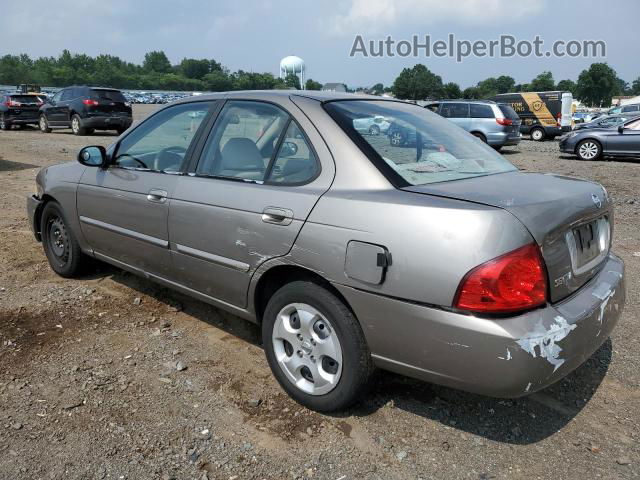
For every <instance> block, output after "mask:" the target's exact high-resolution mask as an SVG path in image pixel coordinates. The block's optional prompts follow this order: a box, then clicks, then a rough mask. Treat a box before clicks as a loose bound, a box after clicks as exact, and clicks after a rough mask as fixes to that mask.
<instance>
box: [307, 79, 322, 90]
mask: <svg viewBox="0 0 640 480" xmlns="http://www.w3.org/2000/svg"><path fill="white" fill-rule="evenodd" d="M304 88H305V89H306V90H322V84H321V83H320V82H316V81H315V80H312V79H311V78H310V79H308V80H307V81H306V82H305V84H304Z"/></svg>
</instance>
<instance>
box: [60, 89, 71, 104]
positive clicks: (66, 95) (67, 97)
mask: <svg viewBox="0 0 640 480" xmlns="http://www.w3.org/2000/svg"><path fill="white" fill-rule="evenodd" d="M72 90H73V89H72V88H67V89H65V90H63V91H62V96H61V97H60V101H62V102H66V101H67V100H71V99H72V98H73V92H72Z"/></svg>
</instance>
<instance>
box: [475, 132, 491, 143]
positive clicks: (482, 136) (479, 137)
mask: <svg viewBox="0 0 640 480" xmlns="http://www.w3.org/2000/svg"><path fill="white" fill-rule="evenodd" d="M471 135H473V136H474V137H476V138H477V139H479V140H481V141H482V142H484V143H487V137H485V136H484V135H483V134H481V133H480V132H473V133H472V134H471Z"/></svg>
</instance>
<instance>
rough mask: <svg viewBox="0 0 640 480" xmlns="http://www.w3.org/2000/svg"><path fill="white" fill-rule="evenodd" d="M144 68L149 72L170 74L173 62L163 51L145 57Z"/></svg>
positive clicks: (150, 53) (147, 54)
mask: <svg viewBox="0 0 640 480" xmlns="http://www.w3.org/2000/svg"><path fill="white" fill-rule="evenodd" d="M142 68H144V69H145V70H146V71H147V72H157V73H169V72H170V71H171V62H170V61H169V59H168V58H167V55H166V54H165V53H164V52H163V51H153V52H148V53H146V54H145V55H144V62H142Z"/></svg>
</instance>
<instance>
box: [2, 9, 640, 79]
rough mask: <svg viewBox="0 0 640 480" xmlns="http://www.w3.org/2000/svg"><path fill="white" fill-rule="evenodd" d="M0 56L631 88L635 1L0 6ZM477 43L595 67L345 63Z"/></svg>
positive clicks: (552, 62)
mask: <svg viewBox="0 0 640 480" xmlns="http://www.w3.org/2000/svg"><path fill="white" fill-rule="evenodd" d="M3 3H4V5H3V8H2V14H1V15H0V55H5V54H8V53H9V54H18V53H27V54H29V55H30V56H32V57H38V56H57V55H59V54H60V52H61V51H62V50H63V49H68V50H70V51H71V52H73V53H86V54H90V55H97V54H100V53H105V54H111V55H117V56H119V57H121V58H123V59H125V60H128V61H132V62H135V63H141V62H142V60H143V58H144V54H145V52H148V51H150V50H164V52H165V53H166V54H167V56H168V57H169V59H170V60H171V62H172V63H174V64H176V63H179V62H180V60H181V59H182V58H184V57H189V58H213V59H216V60H217V61H219V62H221V63H222V64H223V65H224V66H226V67H227V68H229V69H230V70H232V71H233V70H238V69H242V70H245V71H255V72H271V73H273V74H274V75H277V74H278V68H279V62H280V59H281V58H282V57H285V56H287V55H297V56H299V57H301V58H303V59H304V61H305V64H306V68H307V78H313V79H314V80H317V81H320V82H322V83H325V82H342V83H346V84H347V85H349V86H350V87H358V86H371V85H373V84H375V83H378V82H382V83H383V84H384V85H390V84H391V83H392V82H393V80H394V79H395V78H396V77H397V75H398V74H399V73H400V71H401V70H402V69H403V68H405V67H411V66H413V65H415V64H416V63H423V64H425V65H426V66H427V67H428V68H429V69H430V70H431V71H432V72H434V73H436V74H437V75H440V76H441V77H442V79H443V81H444V82H450V81H452V82H456V83H458V84H459V85H461V86H462V87H463V88H464V87H468V86H471V85H475V84H476V83H477V82H478V81H480V80H483V79H485V78H487V77H490V76H499V75H510V76H512V77H514V78H515V79H516V82H517V83H524V82H529V81H530V80H531V79H532V78H533V77H535V76H536V75H537V74H539V73H541V72H542V71H545V70H550V71H551V72H552V73H553V75H554V79H555V80H556V81H559V80H562V79H565V78H570V79H574V80H575V79H577V77H578V75H579V74H580V72H581V71H582V70H584V69H585V68H587V67H588V66H589V65H590V64H591V63H592V62H594V61H606V62H607V63H608V64H609V65H610V66H611V67H613V68H614V69H615V70H616V71H617V72H618V75H619V76H620V77H621V78H623V79H624V80H626V81H628V82H631V81H633V80H634V79H636V78H638V77H640V63H639V62H638V61H637V59H638V52H637V48H636V47H637V45H638V37H637V28H638V19H639V18H640V15H639V14H640V1H638V0H619V1H602V0H562V1H561V0H555V1H553V0H525V1H514V0H336V1H329V0H325V1H318V0H315V1H311V0H297V1H285V0H182V1H181V2H175V1H168V0H155V1H145V0H136V1H134V0H129V1H122V0H109V1H105V0H76V1H72V0H56V1H55V2H51V1H50V0H49V1H45V0H32V1H22V2H10V1H7V2H3ZM449 34H454V35H455V36H456V38H458V39H466V40H471V41H476V40H484V41H489V40H492V39H496V38H498V36H499V35H504V34H510V35H514V36H515V37H517V38H518V39H519V40H521V39H526V40H533V39H534V37H535V36H536V35H539V36H540V38H541V39H542V40H543V41H544V42H545V47H546V46H548V45H550V44H551V43H553V42H554V41H556V40H565V41H568V40H584V39H588V40H603V41H605V42H606V57H605V58H598V59H593V58H546V57H543V58H467V59H465V60H464V61H463V62H461V63H457V62H456V61H455V59H451V58H435V57H433V56H432V57H431V58H425V57H424V56H419V57H418V58H413V57H409V58H401V57H398V56H395V57H393V58H389V57H385V58H372V57H368V58H364V57H363V56H362V55H359V56H357V57H356V58H351V57H350V56H349V53H350V51H351V49H352V47H353V44H354V39H355V36H356V35H362V36H363V38H364V39H365V40H379V39H385V38H386V37H387V36H388V35H391V36H392V37H393V38H394V39H396V40H401V39H411V36H412V35H418V36H419V38H421V39H422V38H424V36H425V35H429V36H430V37H431V39H432V41H435V40H437V39H446V38H447V36H448V35H449Z"/></svg>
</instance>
